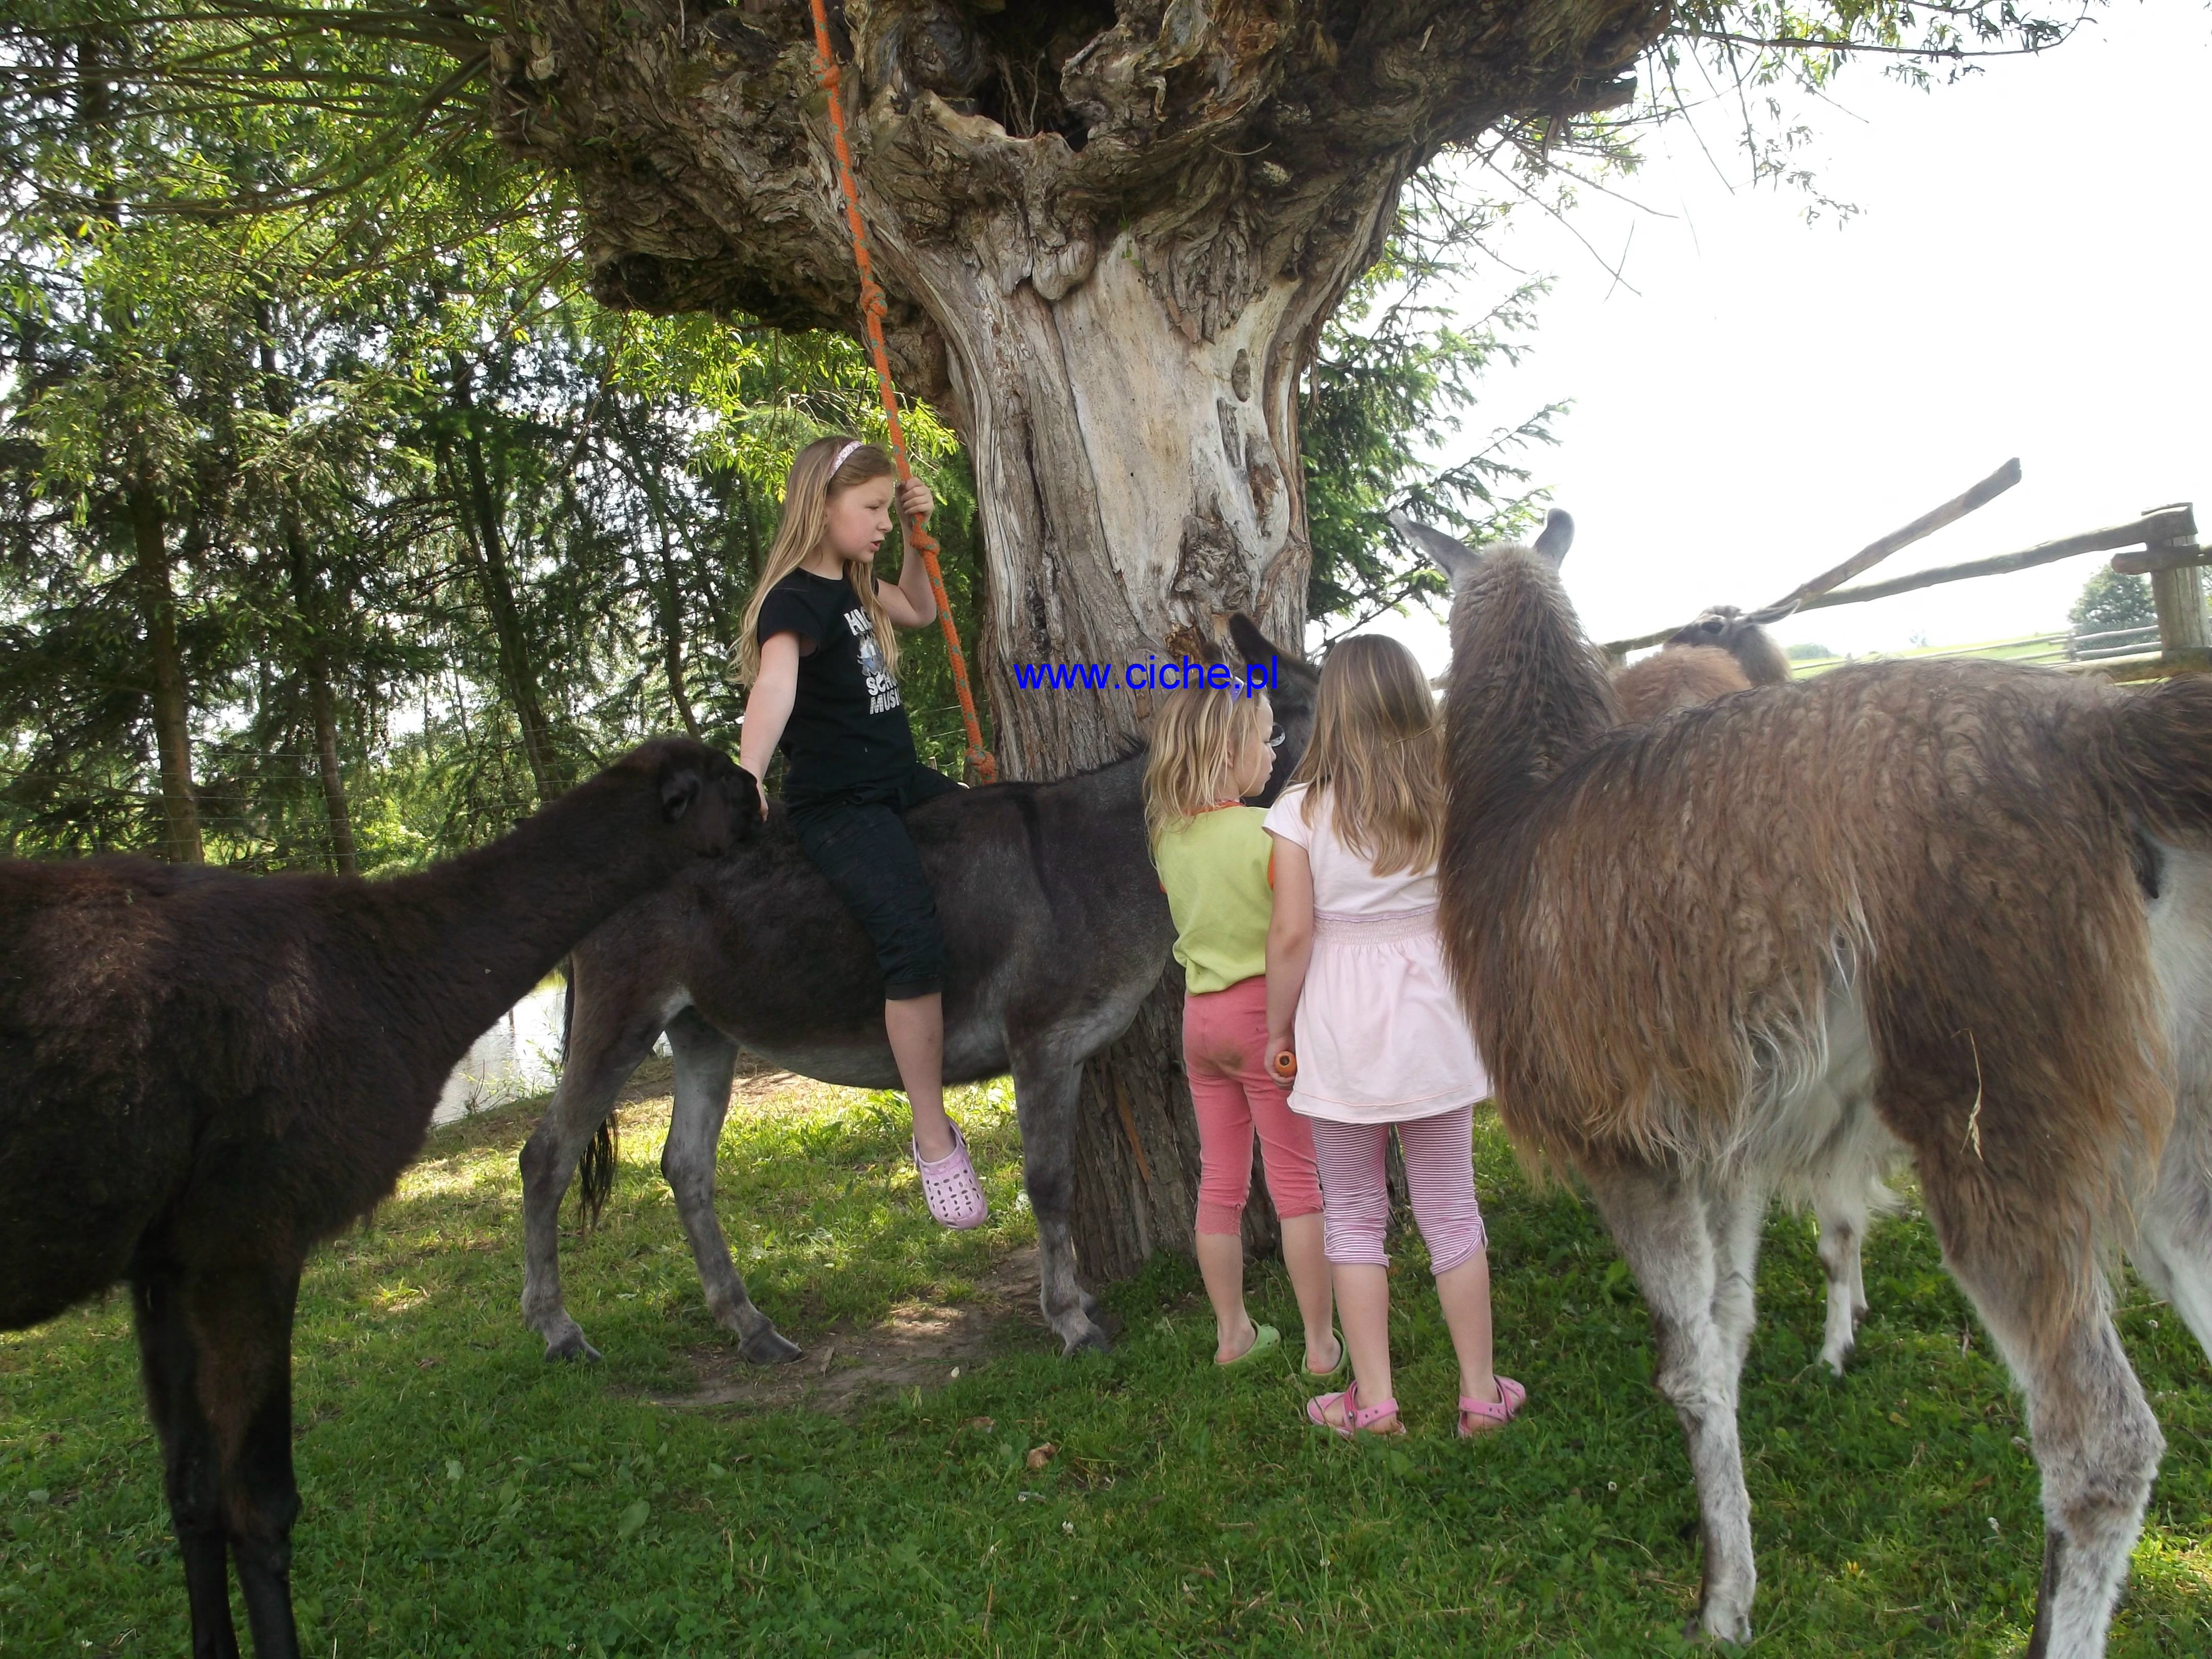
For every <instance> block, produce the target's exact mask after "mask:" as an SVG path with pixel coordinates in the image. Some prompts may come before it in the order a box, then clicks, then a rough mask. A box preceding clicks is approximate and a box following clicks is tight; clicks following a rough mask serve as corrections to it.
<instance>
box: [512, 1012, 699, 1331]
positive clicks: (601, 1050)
mask: <svg viewBox="0 0 2212 1659" xmlns="http://www.w3.org/2000/svg"><path fill="white" fill-rule="evenodd" d="M616 1003H617V998H616V997H615V996H613V995H611V994H600V993H599V992H598V991H597V989H596V988H595V987H580V989H579V994H578V996H577V998H576V1002H575V1014H574V1024H572V1026H571V1028H570V1030H569V1033H568V1060H566V1062H565V1063H564V1064H563V1065H562V1067H561V1081H560V1084H559V1085H558V1086H556V1088H555V1089H554V1091H553V1099H552V1101H551V1103H550V1104H549V1105H548V1106H547V1107H546V1108H545V1115H544V1117H542V1118H540V1119H539V1120H538V1127H536V1128H535V1129H533V1130H532V1131H531V1134H530V1139H529V1141H528V1142H527V1143H526V1145H525V1146H523V1149H522V1261H523V1267H522V1317H523V1320H524V1322H526V1324H528V1325H529V1327H530V1328H531V1329H532V1330H534V1331H536V1332H537V1333H538V1334H539V1335H540V1336H542V1337H544V1339H545V1357H546V1358H548V1359H586V1360H595V1359H597V1358H599V1350H598V1349H597V1348H594V1347H593V1346H592V1345H591V1344H590V1343H588V1342H586V1340H584V1333H583V1330H582V1328H581V1327H580V1326H579V1325H578V1324H577V1323H576V1322H575V1321H574V1320H573V1319H571V1318H570V1317H569V1316H568V1309H567V1308H566V1307H564V1306H563V1305H562V1301H561V1231H560V1221H561V1200H562V1197H563V1196H564V1195H565V1194H567V1193H568V1183H569V1182H570V1181H571V1180H573V1179H574V1176H575V1173H576V1160H577V1159H578V1158H580V1157H582V1156H583V1152H584V1147H585V1146H586V1144H587V1143H588V1142H589V1141H590V1140H591V1139H592V1136H593V1135H594V1134H596V1133H599V1125H600V1124H601V1123H602V1122H603V1121H605V1118H606V1115H607V1114H608V1113H609V1112H611V1111H612V1110H613V1109H614V1103H615V1097H616V1096H617V1094H618V1093H620V1092H621V1090H622V1085H623V1080H624V1079H626V1078H628V1077H629V1074H630V1073H632V1072H634V1071H635V1070H636V1069H637V1066H638V1062H639V1061H641V1060H643V1059H644V1058H645V1057H646V1055H647V1054H649V1053H651V1052H652V1049H653V1039H654V1038H655V1037H657V1036H659V1035H660V1030H661V1027H662V1025H663V1024H665V1023H666V1020H667V1018H668V1011H667V1010H666V1009H665V1008H664V1007H662V1006H659V1005H658V1004H656V1003H653V1002H651V1001H649V1000H647V999H646V998H644V997H632V998H629V999H627V1000H623V1002H622V1005H621V1006H616Z"/></svg>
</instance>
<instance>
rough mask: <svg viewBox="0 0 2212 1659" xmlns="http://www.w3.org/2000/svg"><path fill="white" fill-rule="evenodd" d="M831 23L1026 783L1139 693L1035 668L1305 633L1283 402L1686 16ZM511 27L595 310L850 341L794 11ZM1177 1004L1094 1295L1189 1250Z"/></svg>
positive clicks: (1133, 1116) (1139, 1107) (1010, 753)
mask: <svg viewBox="0 0 2212 1659" xmlns="http://www.w3.org/2000/svg"><path fill="white" fill-rule="evenodd" d="M831 11H832V31H831V33H832V37H833V46H834V49H835V51H836V55H837V57H838V58H839V62H840V88H839V92H838V94H837V95H838V96H840V97H841V98H842V100H843V108H844V112H845V115H846V125H847V127H848V131H849V133H850V135H851V143H852V149H853V157H854V167H855V171H856V173H857V176H858V178H859V180H860V193H861V206H862V211H863V214H864V216H865V217H866V221H867V225H868V232H869V236H870V240H871V244H872V251H873V254H874V259H875V266H876V273H877V276H878V279H879V280H880V281H881V282H882V283H883V285H884V289H885V290H886V295H887V301H886V306H887V308H886V313H885V328H886V331H887V334H888V336H889V337H890V344H891V349H892V353H893V357H894V361H895V366H896V369H897V371H898V374H899V376H900V380H901V385H902V389H903V390H904V391H905V392H908V393H909V394H912V395H915V396H919V397H921V398H928V399H931V400H933V401H934V402H935V403H936V404H939V407H940V408H941V409H942V410H943V411H944V412H945V415H946V416H947V417H948V418H949V420H950V421H951V424H952V425H953V427H954V428H955V429H956V430H957V432H958V433H959V434H960V436H961V438H962V439H963V441H964V442H965V443H966V445H967V447H968V449H969V454H970V457H971V459H972V460H973V462H974V465H975V483H976V490H977V499H978V505H979V507H980V521H981V538H982V548H981V565H982V570H983V575H984V586H985V595H984V599H985V605H984V617H983V622H982V626H981V637H980V638H979V639H978V640H976V641H974V645H973V649H974V654H975V659H976V662H977V666H978V669H979V671H980V678H981V683H982V684H983V686H984V687H985V689H986V690H987V694H988V695H989V697H990V699H991V708H992V716H993V721H994V730H995V732H996V733H997V741H998V746H999V758H1000V766H1001V768H1002V770H1003V771H1004V773H1005V774H1006V775H1010V776H1014V777H1052V776H1055V775H1061V774H1064V773H1066V772H1069V771H1072V770H1075V769H1080V768H1083V767H1087V766H1092V765H1096V764H1098V763H1102V762H1104V761H1106V760H1109V759H1110V758H1112V757H1115V755H1117V754H1119V753H1121V752H1122V751H1123V750H1126V749H1127V747H1128V746H1129V745H1130V744H1133V743H1134V742H1136V741H1137V740H1138V739H1139V710H1138V708H1137V707H1136V706H1135V703H1134V702H1133V699H1132V696H1131V694H1130V693H1128V692H1127V691H1126V690H1121V689H1118V688H1107V689H1102V690H1051V691H1034V690H1020V689H1018V686H1017V684H1016V683H1015V679H1014V675H1013V669H1014V665H1017V664H1019V663H1026V662H1032V661H1039V660H1046V659H1058V660H1066V659H1075V660H1082V661H1093V662H1097V661H1113V662H1126V661H1127V660H1129V659H1131V658H1132V657H1139V656H1142V655H1143V654H1144V653H1146V651H1147V650H1149V649H1154V648H1158V644H1159V642H1160V641H1162V640H1164V638H1165V636H1166V635H1167V633H1168V631H1169V630H1170V628H1171V627H1173V626H1174V625H1176V624H1177V623H1195V624H1199V625H1201V626H1203V625H1206V624H1209V623H1211V622H1212V620H1213V619H1214V618H1215V617H1218V615H1219V614H1220V613H1221V612H1224V611H1229V610H1232V609H1236V610H1243V611H1246V612H1248V613H1249V614H1250V615H1251V617H1253V618H1254V620H1255V621H1256V622H1258V623H1260V624H1261V627H1262V628H1264V629H1267V632H1268V633H1269V634H1270V635H1272V636H1273V637H1274V638H1276V639H1278V640H1282V641H1297V640H1298V639H1300V638H1301V637H1302V636H1303V633H1304V623H1305V614H1304V612H1305V605H1304V599H1305V586H1306V575H1307V566H1308V562H1309V548H1308V544H1307V540H1306V527H1305V510H1304V489H1303V481H1302V478H1301V477H1300V473H1299V469H1298V463H1297V457H1298V442H1297V386H1298V381H1299V378H1300V375H1301V374H1302V373H1303V372H1304V368H1305V367H1306V365H1307V363H1308V362H1310V358H1311V356H1312V352H1313V349H1314V347H1315V343H1316V338H1317V336H1318V334H1319V331H1320V328H1321V325H1322V321H1323V320H1324V319H1325V318H1326V317H1327V316H1328V313H1329V311H1330V310H1331V308H1332V307H1334V306H1335V305H1336V303H1337V302H1338V301H1340V299H1341V298H1342V297H1343V295H1344V293H1345V290H1346V288H1347V286H1348V285H1349V284H1350V283H1351V282H1352V279H1353V278H1354V277H1355V276H1358V273H1359V272H1360V271H1361V270H1363V269H1364V268H1365V266H1366V265H1367V264H1370V262H1371V261H1372V260H1373V259H1374V258H1376V255H1377V254H1378V253H1379V252H1380V251H1381V249H1382V247H1383V242H1384V240H1385V238H1386V236H1387V234H1388V232H1389V227H1390V225H1391V223H1392V220H1393V216H1394V214H1395V209H1396V204H1397V198H1398V192H1399V190H1400V188H1401V185H1403V184H1404V182H1405V180H1406V179H1407V177H1408V176H1409V175H1410V174H1411V173H1413V172H1414V171H1415V170H1416V169H1417V168H1419V167H1422V166H1424V165H1425V164H1426V163H1427V162H1428V161H1430V160H1431V159H1432V158H1433V157H1434V156H1435V155H1437V152H1438V151H1439V150H1440V149H1442V148H1443V146H1444V145H1446V144H1448V143H1453V142H1455V141H1463V140H1467V139H1471V138H1473V137H1474V136H1475V135H1477V134H1478V133H1480V132H1481V131H1483V130H1484V129H1485V128H1486V127H1487V126H1489V125H1492V123H1494V122H1496V121H1498V119H1500V118H1503V117H1505V116H1507V115H1519V116H1523V117H1542V116H1547V115H1548V116H1553V117H1564V116H1565V115H1567V114H1570V113H1574V112H1584V111H1588V110H1591V109H1595V108H1599V107H1603V106H1608V105H1611V104H1613V103H1617V102H1620V101H1622V100H1624V99H1625V98H1626V95H1627V94H1628V92H1629V91H1630V90H1631V88H1630V86H1629V85H1628V83H1626V82H1623V81H1622V80H1621V79H1620V72H1621V70H1623V69H1624V67H1625V66H1626V65H1627V64H1629V63H1630V62H1631V61H1632V59H1633V58H1634V57H1635V56H1636V55H1637V53H1638V52H1639V51H1640V50H1641V49H1642V48H1643V46H1644V45H1645V44H1646V43H1647V42H1649V41H1650V40H1652V39H1653V38H1654V37H1655V36H1656V34H1657V33H1658V32H1659V29H1660V28H1661V27H1662V24H1663V22H1664V21H1665V19H1666V15H1667V11H1666V8H1665V6H1664V5H1663V4H1662V3H1658V0H1523V3H1516V4H1513V5H1469V4H1467V3H1464V0H1379V3H1356V0H1323V3H1319V4H1312V5H1297V6H1291V5H1285V4H1282V3H1280V0H1112V3H1109V0H1070V3H1067V4H1065V5H1056V6H1051V7H1039V6H1003V5H996V4H990V3H986V0H969V3H957V0H844V3H842V5H836V6H833V7H832V8H831ZM507 15H509V16H510V17H511V19H512V20H513V22H512V33H510V35H509V36H508V37H507V39H506V40H503V41H501V42H499V43H497V44H496V45H495V48H494V52H493V74H492V81H493V98H494V103H495V112H496V118H497V120H498V124H499V130H500V132H501V136H502V137H503V138H504V139H505V140H506V142H507V143H508V144H509V145H511V146H512V147H513V148H514V149H517V150H518V151H520V152H522V153H524V154H526V155H533V156H537V157H539V158H541V159H543V160H544V161H548V162H550V163H551V164H553V165H556V166H558V167H564V168H567V169H568V170H570V171H571V172H572V173H574V174H575V175H576V177H577V185H578V189H579V191H580V197H581V200H582V204H583V207H584V211H585V217H586V234H587V251H588V254H589V258H590V259H591V263H592V270H593V285H594V289H595V291H596V292H597V293H598V294H599V295H600V297H602V298H603V299H605V300H606V301H609V302H611V303H613V304H617V305H629V306H637V307H645V308H647V309H651V310H656V311H677V310H718V311H736V312H743V313H750V314H751V315H752V316H755V317H757V318H759V319H763V320H764V321H766V322H769V323H771V324H774V325H778V326H783V327H792V328H812V327H822V326H829V327H836V328H847V329H850V328H852V327H854V325H855V324H856V321H857V307H858V301H859V285H858V280H857V277H856V275H855V272H854V264H853V256H852V248H851V243H850V240H849V238H848V231H847V228H846V226H845V223H844V220H843V212H842V203H841V200H840V198H839V195H838V191H837V186H836V173H835V171H834V167H833V163H832V161H831V152H830V147H829V125H828V119H827V96H828V94H826V93H825V92H824V90H823V87H822V86H821V84H820V82H818V80H817V68H816V59H815V53H814V46H813V38H812V29H811V15H810V12H809V9H808V7H807V6H806V5H805V4H803V3H795V0H741V3H738V4H735V5H729V6H722V7H715V6H712V5H709V6H703V7H702V5H700V4H699V3H698V0H632V3H630V4H629V5H627V6H625V7H623V8H607V7H605V6H602V5H599V4H598V3H596V0H588V3H587V0H516V4H515V5H514V6H513V8H512V9H510V11H509V13H508V14H507ZM1172 977H1173V976H1172V975H1170V979H1172ZM1177 1016H1178V1009H1177V1007H1176V1004H1175V1000H1174V993H1173V990H1172V988H1171V987H1170V988H1164V989H1163V990H1162V992H1161V993H1159V994H1158V995H1156V997H1155V998H1154V1000H1153V1001H1152V1003H1151V1004H1150V1005H1148V1006H1147V1007H1146V1010H1145V1012H1144V1013H1143V1014H1142V1015H1141V1016H1140V1017H1139V1020H1138V1021H1137V1023H1136V1024H1135V1026H1134V1027H1133V1029H1132V1030H1131V1032H1130V1033H1129V1035H1128V1036H1126V1037H1124V1038H1123V1039H1122V1041H1121V1042H1120V1043H1118V1044H1116V1045H1115V1048H1113V1049H1112V1050H1111V1051H1110V1052H1109V1054H1107V1055H1105V1056H1103V1058H1102V1059H1101V1060H1098V1061H1096V1062H1094V1063H1093V1065H1092V1066H1091V1073H1090V1075H1089V1077H1088V1078H1087V1079H1086V1082H1085V1102H1086V1110H1085V1114H1084V1120H1083V1125H1082V1129H1081V1132H1080V1137H1079V1145H1078V1151H1077V1180H1078V1186H1077V1195H1076V1206H1077V1214H1076V1223H1075V1225H1076V1233H1077V1238H1078V1247H1079V1249H1080V1250H1081V1251H1082V1253H1083V1255H1084V1261H1085V1269H1086V1271H1088V1272H1090V1273H1094V1274H1103V1275H1106V1276H1114V1275H1115V1274H1118V1273H1123V1272H1126V1271H1127V1270H1129V1269H1130V1268H1132V1267H1133V1266H1134V1265H1135V1264H1136V1263H1137V1262H1138V1261H1141V1260H1142V1259H1143V1257H1144V1256H1145V1255H1146V1254H1148V1253H1149V1252H1150V1251H1151V1250H1152V1249H1156V1248H1158V1247H1159V1246H1160V1245H1163V1244H1170V1245H1173V1246H1175V1247H1176V1248H1179V1249H1188V1247H1189V1239H1190V1234H1191V1223H1192V1217H1193V1205H1194V1194H1195V1190H1196V1185H1197V1144H1196V1135H1195V1133H1194V1130H1193V1129H1192V1127H1191V1126H1190V1112H1189V1105H1188V1097H1187V1094H1186V1093H1185V1091H1184V1088H1183V1084H1182V1076H1181V1068H1180V1056H1179V1046H1180V1045H1179V1042H1178V1041H1177ZM1259 1207H1260V1206H1255V1210H1257V1209H1258V1208H1259ZM1265 1225H1266V1224H1265V1223H1264V1222H1255V1228H1261V1229H1264V1226H1265Z"/></svg>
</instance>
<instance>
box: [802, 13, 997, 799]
mask: <svg viewBox="0 0 2212 1659" xmlns="http://www.w3.org/2000/svg"><path fill="white" fill-rule="evenodd" d="M814 58H815V74H816V76H817V78H818V79H819V80H820V82H821V83H822V88H823V91H824V92H826V93H828V94H829V135H830V138H831V141H832V145H833V147H834V148H835V149H836V153H837V182H838V184H839V185H840V186H842V189H843V191H844V192H845V222H846V223H847V224H848V225H849V226H850V227H851V228H852V231H853V263H854V264H855V265H856V266H858V267H859V268H860V316H861V319H862V320H863V321H864V322H865V323H866V325H867V335H868V356H870V357H871V358H872V360H873V361H874V362H875V366H876V389H877V390H878V392H881V393H882V395H883V400H884V419H885V420H886V421H887V422H889V423H890V436H891V455H892V459H894V460H895V461H896V463H897V465H898V476H899V482H900V483H905V482H906V481H907V480H908V478H911V477H913V476H914V470H913V468H912V467H910V466H909V465H908V464H907V456H906V433H905V431H904V429H903V428H901V426H900V425H899V412H898V393H897V392H896V391H895V390H894V389H893V387H892V386H891V362H890V353H889V351H887V350H886V349H884V290H883V289H882V287H881V286H880V285H879V284H878V283H877V281H876V278H875V273H874V272H873V271H872V270H871V269H870V268H869V264H868V231H867V227H866V225H864V224H862V223H861V222H860V186H859V185H857V184H855V183H854V180H853V152H852V151H851V149H848V147H847V145H846V143H845V103H844V99H843V98H842V96H841V95H840V91H839V88H840V84H841V82H840V79H839V76H838V73H837V59H836V55H835V54H834V53H833V52H831V51H830V49H829V13H828V11H827V10H826V9H824V5H823V0H814ZM906 539H907V544H908V546H909V547H911V548H912V549H913V550H915V552H917V553H919V554H921V562H922V566H923V568H926V569H927V571H928V572H929V591H930V593H931V594H932V596H933V597H934V598H935V599H936V600H937V622H938V626H939V629H942V630H943V632H944V635H945V660H946V661H947V662H949V663H951V665H952V690H954V692H956V693H957V695H958V696H959V698H960V719H961V721H962V723H963V725H965V726H967V728H968V760H969V764H971V765H972V766H974V767H975V775H976V776H977V777H978V778H980V779H981V780H982V781H984V782H985V783H995V782H997V781H998V777H999V764H998V763H997V762H996V761H994V760H993V759H992V758H991V755H990V752H989V751H988V750H986V749H985V748H984V747H983V728H982V726H981V725H980V724H979V723H978V722H977V720H976V719H975V693H974V692H973V691H971V690H969V689H968V659H966V658H965V657H963V656H962V655H961V654H960V630H959V629H958V628H957V627H955V626H954V624H953V621H952V602H951V599H948V598H946V596H945V574H944V572H942V571H941V570H939V568H938V566H937V541H936V538H934V537H933V536H932V535H931V534H930V533H929V532H927V530H925V529H923V528H922V525H921V520H920V519H919V518H916V519H913V520H909V521H908V524H907V526H906Z"/></svg>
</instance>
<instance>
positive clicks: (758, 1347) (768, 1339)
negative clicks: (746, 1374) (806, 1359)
mask: <svg viewBox="0 0 2212 1659" xmlns="http://www.w3.org/2000/svg"><path fill="white" fill-rule="evenodd" d="M738 1358H740V1359H742V1360H744V1362H745V1363H746V1364H749V1365H788V1364H790V1363H791V1362H792V1361H793V1360H794V1359H796V1358H799V1344H797V1343H796V1342H793V1341H792V1340H789V1339H788V1338H787V1337H786V1336H785V1335H784V1334H783V1333H782V1332H781V1331H779V1330H778V1329H776V1328H775V1326H773V1325H763V1326H762V1327H761V1328H760V1329H758V1330H757V1331H755V1332H754V1333H753V1334H751V1335H750V1336H749V1337H747V1338H746V1339H745V1340H744V1341H742V1342H740V1343H738Z"/></svg>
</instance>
